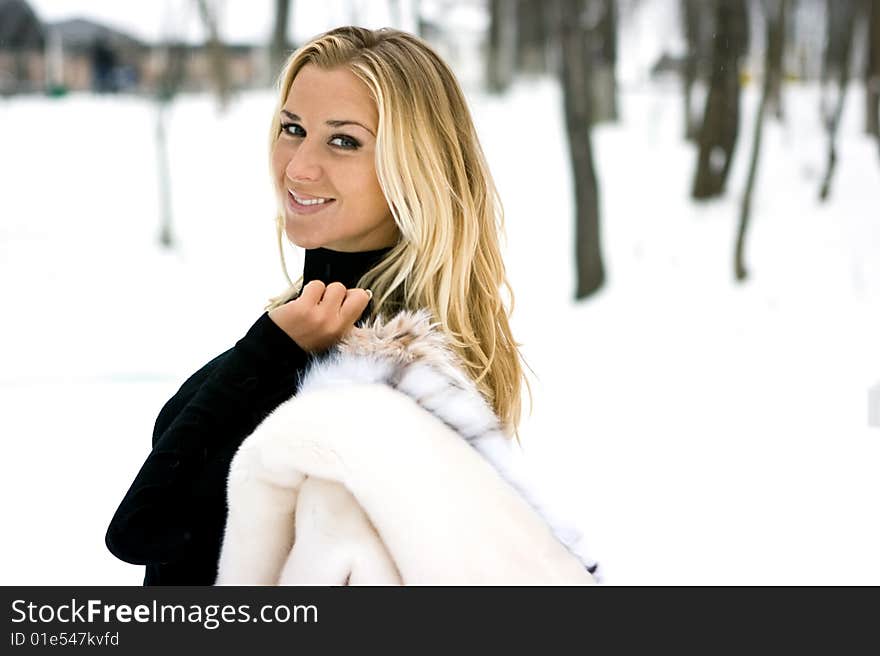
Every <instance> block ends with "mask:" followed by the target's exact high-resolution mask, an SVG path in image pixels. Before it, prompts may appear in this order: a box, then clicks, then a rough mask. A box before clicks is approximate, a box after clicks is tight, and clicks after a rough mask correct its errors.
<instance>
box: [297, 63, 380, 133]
mask: <svg viewBox="0 0 880 656" xmlns="http://www.w3.org/2000/svg"><path fill="white" fill-rule="evenodd" d="M284 108H285V109H286V110H288V111H290V112H294V113H296V114H298V115H300V116H305V115H310V116H308V118H312V117H314V118H317V119H323V118H325V115H326V117H327V118H330V119H339V118H340V117H341V118H343V119H350V120H354V121H358V122H366V124H367V125H372V126H373V127H374V128H375V125H376V123H377V121H378V111H377V110H376V104H375V102H374V101H373V98H372V96H371V95H370V90H369V89H368V88H367V86H366V85H365V84H364V83H363V82H362V81H361V80H360V79H358V77H357V76H356V75H355V74H354V73H352V72H351V71H350V70H349V69H348V68H344V67H340V68H334V69H330V70H327V69H321V68H318V67H317V66H315V65H314V64H306V65H305V66H304V67H303V68H302V69H300V71H299V72H298V73H297V75H296V77H295V78H294V80H293V83H292V84H291V86H290V91H289V92H288V94H287V99H286V100H285V103H284ZM331 113H332V114H333V116H332V117H331V116H329V114H331ZM337 114H339V115H340V116H336V115H337ZM343 115H344V116H343Z"/></svg>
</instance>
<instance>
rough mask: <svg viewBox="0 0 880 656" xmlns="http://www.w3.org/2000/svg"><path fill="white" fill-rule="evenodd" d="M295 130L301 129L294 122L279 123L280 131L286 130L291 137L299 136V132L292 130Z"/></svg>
mask: <svg viewBox="0 0 880 656" xmlns="http://www.w3.org/2000/svg"><path fill="white" fill-rule="evenodd" d="M295 130H302V127H301V126H299V125H297V124H296V123H282V124H281V131H282V132H286V133H287V134H289V135H290V136H292V137H298V136H300V135H299V134H297V133H296V132H294V131H295Z"/></svg>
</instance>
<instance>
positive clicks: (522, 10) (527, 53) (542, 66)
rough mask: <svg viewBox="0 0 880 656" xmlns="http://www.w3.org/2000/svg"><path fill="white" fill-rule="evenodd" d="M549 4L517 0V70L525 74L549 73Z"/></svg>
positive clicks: (530, 0)
mask: <svg viewBox="0 0 880 656" xmlns="http://www.w3.org/2000/svg"><path fill="white" fill-rule="evenodd" d="M546 8H547V3H546V2H542V0H516V10H517V11H516V28H517V29H516V42H517V43H516V68H517V70H518V71H522V72H524V73H545V72H546V71H547V52H546V48H547V18H546Z"/></svg>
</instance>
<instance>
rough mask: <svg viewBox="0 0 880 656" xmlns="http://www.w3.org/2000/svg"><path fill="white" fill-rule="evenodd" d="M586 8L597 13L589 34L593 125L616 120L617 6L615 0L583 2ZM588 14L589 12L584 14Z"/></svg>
mask: <svg viewBox="0 0 880 656" xmlns="http://www.w3.org/2000/svg"><path fill="white" fill-rule="evenodd" d="M587 2H588V3H589V4H588V8H589V9H590V10H592V11H595V12H599V16H600V18H599V20H598V21H597V23H596V25H595V28H594V29H591V30H589V32H590V34H589V35H588V39H589V44H590V45H591V46H592V51H593V52H592V53H591V56H592V70H591V76H590V77H591V85H590V86H591V87H592V89H593V106H592V112H591V116H592V121H593V124H596V123H602V122H605V121H616V120H617V74H616V69H617V5H616V2H615V0H587ZM588 13H589V12H588Z"/></svg>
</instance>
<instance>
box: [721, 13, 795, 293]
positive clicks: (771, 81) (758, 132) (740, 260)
mask: <svg viewBox="0 0 880 656" xmlns="http://www.w3.org/2000/svg"><path fill="white" fill-rule="evenodd" d="M762 4H763V7H764V17H765V20H766V22H767V44H768V47H767V48H766V51H765V55H764V84H763V88H762V90H761V104H760V105H759V106H758V115H757V117H756V118H755V132H754V139H753V141H752V159H751V162H750V163H749V176H748V179H747V180H746V189H745V192H743V198H742V205H741V206H740V214H739V229H738V230H737V234H736V251H735V253H734V258H733V262H734V263H733V269H734V276H735V277H736V279H737V280H745V279H746V278H747V277H748V271H747V270H746V267H745V263H744V259H745V257H744V252H745V239H746V229H747V228H748V225H749V221H750V219H751V215H752V191H753V190H754V188H755V179H756V177H757V174H758V158H759V157H760V156H761V136H762V134H763V131H764V115H765V114H766V112H767V110H768V109H769V108H770V105H771V102H772V98H773V94H774V93H775V92H778V86H777V89H776V90H775V91H774V85H778V78H776V76H775V74H774V72H773V67H774V61H773V60H774V58H775V57H776V56H777V53H776V52H775V51H774V49H773V48H771V47H770V45H769V44H771V43H774V42H777V43H779V42H782V41H783V40H784V36H783V34H782V32H783V30H784V29H785V12H786V4H787V0H763V2H762Z"/></svg>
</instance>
